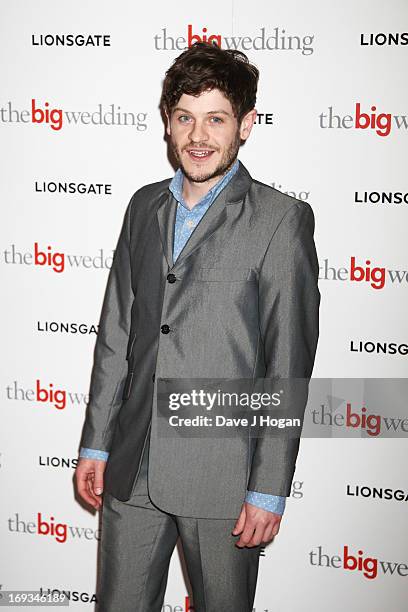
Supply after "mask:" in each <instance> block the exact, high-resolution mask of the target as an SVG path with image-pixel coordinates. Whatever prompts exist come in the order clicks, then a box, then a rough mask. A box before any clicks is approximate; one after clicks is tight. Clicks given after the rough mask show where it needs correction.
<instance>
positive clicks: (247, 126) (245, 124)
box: [239, 108, 258, 140]
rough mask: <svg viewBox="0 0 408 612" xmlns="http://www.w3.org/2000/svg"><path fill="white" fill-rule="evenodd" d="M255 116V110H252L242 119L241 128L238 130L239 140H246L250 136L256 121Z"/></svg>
mask: <svg viewBox="0 0 408 612" xmlns="http://www.w3.org/2000/svg"><path fill="white" fill-rule="evenodd" d="M257 114H258V113H257V110H256V108H253V109H252V110H250V111H249V113H247V114H246V115H245V116H244V117H243V118H242V121H241V126H240V128H239V133H240V136H241V140H246V139H247V138H248V136H249V135H250V133H251V130H252V126H253V125H254V123H255V121H256V117H257Z"/></svg>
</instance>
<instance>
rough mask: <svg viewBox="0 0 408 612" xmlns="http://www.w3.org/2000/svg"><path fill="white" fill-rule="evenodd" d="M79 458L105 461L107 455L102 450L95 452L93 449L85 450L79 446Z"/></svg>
mask: <svg viewBox="0 0 408 612" xmlns="http://www.w3.org/2000/svg"><path fill="white" fill-rule="evenodd" d="M79 456H80V457H83V459H99V460H100V461H107V460H108V457H109V453H108V452H107V451H103V450H96V449H94V448H85V447H84V446H81V449H80V451H79Z"/></svg>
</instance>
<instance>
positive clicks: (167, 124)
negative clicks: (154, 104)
mask: <svg viewBox="0 0 408 612" xmlns="http://www.w3.org/2000/svg"><path fill="white" fill-rule="evenodd" d="M164 114H165V115H166V133H167V134H168V135H169V136H170V134H171V130H170V117H169V115H168V112H167V109H164Z"/></svg>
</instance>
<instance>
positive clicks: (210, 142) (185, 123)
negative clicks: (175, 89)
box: [166, 89, 256, 183]
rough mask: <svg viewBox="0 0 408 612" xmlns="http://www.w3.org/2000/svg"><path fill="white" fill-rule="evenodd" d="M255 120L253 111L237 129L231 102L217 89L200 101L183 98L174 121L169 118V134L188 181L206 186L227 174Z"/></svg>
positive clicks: (177, 107)
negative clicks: (209, 181) (214, 179)
mask: <svg viewBox="0 0 408 612" xmlns="http://www.w3.org/2000/svg"><path fill="white" fill-rule="evenodd" d="M166 115H167V113H166ZM255 119H256V111H255V109H254V110H252V111H250V112H249V113H248V114H247V115H245V117H244V118H243V119H242V121H241V124H240V125H238V121H237V118H236V117H234V111H233V109H232V106H231V103H230V101H229V100H228V99H227V98H226V97H225V96H224V95H223V94H222V93H221V92H220V91H219V90H218V89H212V90H210V91H205V92H203V93H201V94H200V95H199V96H198V97H196V96H190V95H187V94H183V95H182V96H181V98H180V100H179V101H178V103H177V104H176V106H175V108H174V109H173V111H172V113H171V117H170V118H169V117H168V116H167V128H166V131H167V134H168V135H169V136H170V138H171V146H172V149H173V151H174V154H175V156H176V159H177V161H178V163H179V165H180V167H181V169H182V171H183V173H184V174H185V175H186V177H187V178H188V179H189V180H191V181H194V182H197V183H204V182H205V181H208V180H210V179H212V178H215V177H220V176H222V175H223V174H225V173H226V172H227V171H228V170H229V168H230V167H231V166H232V164H233V163H234V161H235V159H236V157H237V155H238V151H239V147H240V143H241V140H246V138H248V136H249V134H250V132H251V128H252V125H253V122H254V121H255Z"/></svg>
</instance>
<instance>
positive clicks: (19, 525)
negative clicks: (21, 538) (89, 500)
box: [7, 512, 100, 544]
mask: <svg viewBox="0 0 408 612" xmlns="http://www.w3.org/2000/svg"><path fill="white" fill-rule="evenodd" d="M7 523H8V530H9V531H10V532H11V533H19V534H30V535H35V536H41V537H42V538H47V539H48V540H52V541H54V542H58V543H59V544H65V542H66V541H67V540H68V539H70V540H76V541H78V540H81V541H83V540H86V541H93V540H99V539H100V529H93V528H92V527H77V526H74V525H68V523H62V522H59V521H57V519H56V518H55V517H54V516H45V515H43V514H42V513H41V512H37V516H36V518H35V520H30V521H26V520H23V519H22V518H21V516H20V515H19V514H18V512H16V513H15V514H14V517H13V518H9V519H8V520H7Z"/></svg>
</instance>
